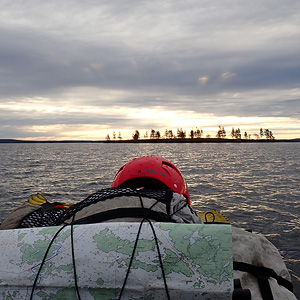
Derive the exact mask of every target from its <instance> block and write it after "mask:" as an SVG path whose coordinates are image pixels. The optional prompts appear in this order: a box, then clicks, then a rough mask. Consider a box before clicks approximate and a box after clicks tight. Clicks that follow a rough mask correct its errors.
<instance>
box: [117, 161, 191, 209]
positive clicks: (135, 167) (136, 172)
mask: <svg viewBox="0 0 300 300" xmlns="http://www.w3.org/2000/svg"><path fill="white" fill-rule="evenodd" d="M139 179H154V180H152V182H154V181H158V182H159V183H163V185H165V186H167V187H169V188H170V189H171V190H172V191H174V192H176V193H178V194H182V195H184V196H185V197H186V198H187V200H188V203H189V204H190V194H189V190H188V187H187V184H186V181H185V179H184V177H183V176H182V174H181V172H180V171H179V169H178V168H177V167H176V166H175V165H174V164H173V163H171V162H170V161H169V160H167V159H165V158H163V157H159V156H155V155H151V156H142V157H138V158H134V159H132V160H130V161H129V162H127V163H126V164H125V165H124V166H122V167H121V168H120V170H119V171H118V173H117V174H116V176H115V178H114V180H113V183H112V187H120V186H122V185H123V186H125V185H128V186H130V182H135V181H137V180H139Z"/></svg>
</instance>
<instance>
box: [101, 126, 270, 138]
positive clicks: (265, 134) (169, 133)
mask: <svg viewBox="0 0 300 300" xmlns="http://www.w3.org/2000/svg"><path fill="white" fill-rule="evenodd" d="M226 136H227V133H226V130H225V128H224V127H223V126H219V129H218V131H217V133H216V136H215V138H218V139H225V138H226ZM230 136H231V138H232V139H236V140H240V139H242V138H243V139H248V140H251V139H252V140H259V139H263V138H265V139H267V140H274V139H275V136H274V135H273V133H272V131H271V130H269V129H263V128H260V130H259V133H254V134H249V133H247V132H246V131H245V132H244V133H242V132H241V130H240V129H239V128H237V129H235V128H232V130H231V133H230ZM203 137H204V134H203V130H202V129H199V128H196V130H194V129H192V130H191V131H190V132H189V133H188V136H187V132H186V130H183V129H182V128H180V129H179V128H178V129H177V133H176V134H175V133H173V130H172V129H166V130H165V132H164V134H163V135H162V134H161V133H160V131H158V130H154V129H151V130H150V133H149V134H148V131H146V132H145V134H144V139H186V138H190V139H201V138H203ZM205 138H208V139H209V138H212V137H211V135H210V134H207V135H206V136H205ZM105 139H106V140H107V141H110V140H111V137H110V135H109V134H107V136H106V138H105ZM112 139H113V140H116V139H118V140H122V135H121V132H119V134H118V137H117V135H116V132H113V136H112ZM132 139H133V140H135V141H137V140H139V139H141V134H140V132H139V131H138V130H135V131H134V133H133V134H132Z"/></svg>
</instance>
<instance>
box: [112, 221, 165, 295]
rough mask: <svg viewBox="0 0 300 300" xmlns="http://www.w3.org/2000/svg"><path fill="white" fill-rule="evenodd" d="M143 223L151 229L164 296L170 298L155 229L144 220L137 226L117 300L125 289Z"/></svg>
mask: <svg viewBox="0 0 300 300" xmlns="http://www.w3.org/2000/svg"><path fill="white" fill-rule="evenodd" d="M145 221H147V222H148V223H149V224H150V227H151V229H152V232H153V236H154V240H155V245H156V249H157V254H158V258H159V263H160V268H161V272H162V277H163V280H164V286H165V290H166V294H167V299H168V300H170V299H171V298H170V294H169V289H168V285H167V280H166V274H165V270H164V266H163V261H162V257H161V253H160V250H159V244H158V239H157V236H156V232H155V229H154V227H153V224H152V222H151V221H150V220H149V219H146V218H144V219H143V220H142V221H141V223H140V226H139V230H138V233H137V236H136V239H135V243H134V247H133V251H132V254H131V258H130V262H129V265H128V268H127V272H126V276H125V279H124V282H123V286H122V288H121V292H120V295H119V297H118V300H120V299H121V297H122V294H123V292H124V289H125V286H126V282H127V279H128V277H129V272H130V269H131V266H132V262H133V258H134V254H135V250H136V248H137V243H138V240H139V236H140V233H141V229H142V227H143V223H144V222H145Z"/></svg>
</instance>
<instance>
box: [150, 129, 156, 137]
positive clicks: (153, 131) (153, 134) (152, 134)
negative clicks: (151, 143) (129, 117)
mask: <svg viewBox="0 0 300 300" xmlns="http://www.w3.org/2000/svg"><path fill="white" fill-rule="evenodd" d="M150 139H155V130H154V129H151V133H150Z"/></svg>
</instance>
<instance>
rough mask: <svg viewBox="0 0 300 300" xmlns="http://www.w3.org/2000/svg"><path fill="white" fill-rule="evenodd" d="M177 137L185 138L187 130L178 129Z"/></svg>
mask: <svg viewBox="0 0 300 300" xmlns="http://www.w3.org/2000/svg"><path fill="white" fill-rule="evenodd" d="M177 137H178V138H180V139H184V138H185V137H186V132H185V131H183V130H182V128H181V129H179V128H178V129H177Z"/></svg>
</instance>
